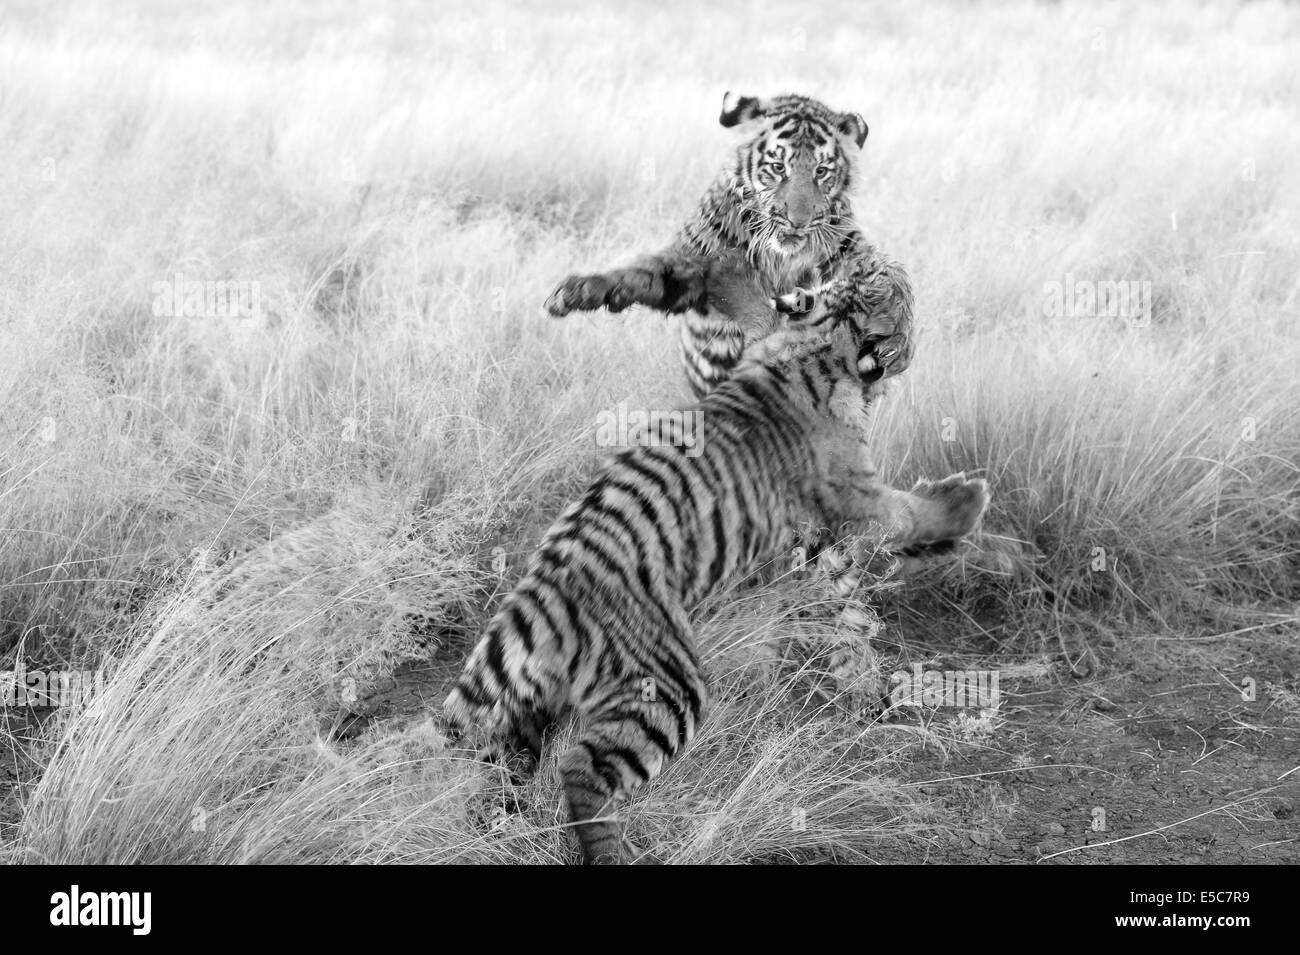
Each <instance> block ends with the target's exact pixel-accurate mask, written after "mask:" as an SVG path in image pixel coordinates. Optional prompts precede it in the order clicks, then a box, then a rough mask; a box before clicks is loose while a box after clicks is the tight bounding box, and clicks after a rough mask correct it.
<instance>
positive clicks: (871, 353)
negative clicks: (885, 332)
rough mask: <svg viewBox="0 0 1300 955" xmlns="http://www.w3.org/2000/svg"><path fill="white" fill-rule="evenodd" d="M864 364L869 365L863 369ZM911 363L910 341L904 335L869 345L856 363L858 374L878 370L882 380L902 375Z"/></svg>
mask: <svg viewBox="0 0 1300 955" xmlns="http://www.w3.org/2000/svg"><path fill="white" fill-rule="evenodd" d="M864 363H867V364H869V365H870V367H869V368H866V367H863V365H864ZM911 363H912V339H911V337H910V336H908V335H906V334H897V335H890V336H889V337H888V338H883V339H880V340H879V341H875V342H872V343H871V346H870V348H869V349H868V350H867V352H866V354H864V355H863V357H862V359H861V360H860V361H859V362H858V372H859V373H861V374H865V373H866V372H869V371H873V370H879V371H880V372H881V373H882V374H881V377H883V378H892V377H893V376H894V375H898V374H902V373H903V372H904V371H906V370H907V366H908V365H910V364H911Z"/></svg>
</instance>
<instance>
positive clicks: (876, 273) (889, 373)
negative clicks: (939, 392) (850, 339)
mask: <svg viewBox="0 0 1300 955" xmlns="http://www.w3.org/2000/svg"><path fill="white" fill-rule="evenodd" d="M912 304H913V298H912V283H911V281H910V280H909V279H908V277H907V272H906V271H905V270H904V269H903V267H902V266H900V265H899V264H898V263H896V262H893V261H891V260H889V259H885V258H883V257H880V256H877V255H871V256H868V257H866V258H863V259H861V260H858V261H855V262H853V263H852V264H851V265H850V266H849V267H848V268H846V269H845V270H844V271H842V272H841V274H839V275H837V276H835V277H834V278H832V279H830V280H828V281H827V282H825V283H824V284H822V285H821V286H820V287H819V288H818V289H817V305H818V311H819V312H824V314H825V315H826V316H827V318H828V319H829V321H830V324H832V325H839V324H841V323H843V322H849V323H851V324H852V327H853V328H854V329H855V331H856V334H857V335H858V336H859V337H860V338H861V340H862V341H863V342H864V347H863V352H862V356H861V358H860V360H859V363H858V371H859V373H860V374H862V375H863V376H864V377H866V376H871V377H872V378H873V379H880V378H892V377H893V376H895V375H899V374H902V373H903V372H904V371H906V370H907V368H908V366H909V365H910V364H911V363H912V355H913V351H914V344H913V340H912V338H913V330H912V325H913V322H912ZM873 372H875V373H876V374H875V375H872V373H873Z"/></svg>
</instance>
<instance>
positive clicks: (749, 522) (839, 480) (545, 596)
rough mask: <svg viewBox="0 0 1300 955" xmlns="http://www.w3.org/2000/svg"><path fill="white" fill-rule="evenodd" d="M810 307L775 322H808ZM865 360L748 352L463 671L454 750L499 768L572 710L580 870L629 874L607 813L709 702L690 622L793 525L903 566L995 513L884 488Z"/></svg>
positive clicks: (563, 524) (812, 342)
mask: <svg viewBox="0 0 1300 955" xmlns="http://www.w3.org/2000/svg"><path fill="white" fill-rule="evenodd" d="M711 281H712V282H714V283H715V286H716V284H717V282H718V281H719V279H718V277H717V276H716V275H715V276H714V277H713V278H712V279H711ZM746 281H747V280H746ZM743 284H744V282H742V285H743ZM720 294H722V295H723V297H724V298H726V297H728V296H727V293H726V291H725V290H723V291H721V292H720ZM746 294H748V293H745V292H744V290H743V289H742V294H740V295H736V296H732V297H730V298H729V300H732V301H743V300H744V299H745V296H746ZM804 298H805V297H804V296H802V295H801V296H799V297H798V300H797V301H794V302H787V301H784V300H783V301H782V302H779V303H778V304H783V305H784V306H785V307H787V308H789V309H790V310H791V311H798V310H799V309H800V308H801V307H802V306H803V305H805V304H807V302H806V301H805V300H804ZM816 324H817V321H816V320H813V321H812V322H810V326H815V325H816ZM871 348H872V343H871V341H870V333H869V332H867V331H864V330H862V329H860V328H858V327H856V326H854V325H853V324H852V323H851V322H841V323H839V324H838V327H835V328H833V329H832V330H830V331H829V332H828V333H825V334H822V333H819V334H815V335H809V334H800V335H795V334H793V333H790V334H788V335H787V333H779V334H778V335H775V336H771V337H769V338H768V339H766V340H764V341H762V342H759V343H757V344H756V346H755V347H754V348H753V349H752V350H751V352H750V353H749V356H748V357H747V358H746V359H745V360H743V361H742V362H741V363H740V364H738V365H737V366H736V368H735V369H734V372H733V374H732V376H731V377H730V378H729V379H728V380H727V381H724V382H722V383H721V384H719V385H718V386H717V387H716V388H715V389H714V390H713V391H712V392H711V393H710V394H709V395H708V396H706V397H705V398H704V399H703V400H702V401H701V402H699V403H698V404H697V405H696V406H695V410H696V411H697V412H698V416H697V417H696V418H695V419H694V420H695V421H697V422H698V428H697V432H696V434H695V435H694V436H693V437H694V439H695V440H692V441H690V442H689V445H690V446H689V448H688V446H687V445H688V442H687V441H685V440H684V437H685V436H684V435H682V434H679V433H677V431H679V430H680V421H681V419H680V418H676V417H674V418H666V419H663V420H662V421H661V422H660V423H659V424H658V425H657V426H655V427H656V429H657V430H656V431H655V433H654V434H653V435H651V436H650V437H651V440H648V441H646V442H643V443H642V446H638V447H634V448H630V449H628V450H626V451H624V452H622V453H621V454H619V455H617V456H616V457H614V458H613V459H612V460H611V461H610V462H609V463H608V464H607V465H606V466H605V468H604V469H603V471H602V472H601V473H600V474H599V475H598V476H597V477H596V478H595V480H594V481H593V482H592V484H591V485H590V486H589V487H588V488H587V490H586V493H584V494H583V495H582V497H581V498H580V499H579V500H578V501H577V502H576V503H574V504H573V505H571V506H570V507H569V508H568V509H567V510H565V511H564V513H563V514H562V515H561V516H560V518H559V519H558V520H557V521H556V522H555V524H554V525H553V526H552V527H551V529H550V530H549V531H548V532H547V534H546V536H545V537H544V539H543V540H542V543H541V545H540V546H539V548H538V549H537V551H536V552H535V553H534V554H533V556H532V558H531V561H530V563H529V566H528V568H527V570H526V572H525V574H524V576H523V578H522V579H521V580H520V581H519V583H518V584H517V585H516V587H515V588H514V590H513V591H512V592H511V593H510V594H509V595H508V596H507V597H506V599H505V601H504V602H503V603H502V605H501V607H500V609H499V611H498V612H497V614H496V615H495V616H494V617H493V619H492V620H491V622H490V623H489V624H488V626H487V627H486V629H485V631H484V633H483V635H482V637H481V639H480V640H479V642H478V644H477V645H476V646H475V648H474V649H473V651H472V652H471V653H470V656H469V659H468V661H467V662H466V664H465V668H464V670H463V672H462V673H461V675H460V676H459V677H458V678H457V680H456V683H455V686H454V688H453V689H452V691H451V692H450V694H449V695H448V696H447V698H446V701H445V702H444V712H445V713H446V715H447V717H448V721H449V723H450V725H451V730H452V732H453V734H455V735H459V736H462V737H463V736H464V734H465V733H466V732H468V731H469V730H470V729H471V728H472V727H480V728H482V729H485V730H486V731H487V732H488V733H489V734H490V737H491V738H492V740H493V741H494V742H493V745H492V747H491V749H490V755H492V756H494V757H495V758H498V759H502V760H506V761H513V760H514V759H515V757H521V758H522V759H523V762H524V763H525V765H530V764H535V761H536V758H537V757H538V755H539V754H540V751H541V748H542V741H543V734H544V732H545V730H546V728H547V727H548V726H549V725H550V724H551V723H552V722H553V721H554V720H556V719H558V718H559V717H560V716H562V715H564V714H565V713H568V712H571V711H576V714H577V715H578V717H579V719H580V721H581V728H580V730H579V735H578V737H577V741H576V742H575V744H574V745H573V747H572V748H571V749H569V750H568V751H567V752H565V753H564V755H563V756H562V757H561V760H560V774H561V779H562V783H563V787H564V792H565V796H566V801H567V804H568V809H569V813H570V817H571V819H572V822H573V824H574V829H575V832H576V835H577V838H578V841H579V843H580V846H581V850H582V855H583V858H584V860H585V861H586V862H588V863H605V862H622V861H632V860H633V858H634V856H635V850H633V849H632V847H631V846H630V845H629V844H628V843H627V842H626V840H625V839H623V837H622V835H621V831H620V829H619V826H618V824H617V822H616V821H615V820H614V819H613V818H612V817H611V815H610V814H611V813H612V811H613V810H614V809H615V807H616V806H617V805H618V804H619V803H620V802H621V800H622V799H623V798H624V797H626V795H627V794H628V793H630V792H632V791H633V790H635V789H636V788H637V787H639V786H641V785H643V784H645V783H646V782H648V781H650V780H651V779H653V778H654V777H655V776H657V775H658V774H659V773H660V772H662V771H663V769H664V768H665V766H667V764H668V763H669V761H670V760H672V758H673V757H675V756H677V755H678V754H680V753H681V752H682V750H683V749H684V748H685V747H686V746H687V745H688V744H689V743H690V741H691V739H692V737H693V736H694V734H695V731H696V727H697V726H698V725H699V720H700V715H701V711H702V709H703V707H704V704H705V698H706V686H705V679H704V674H703V673H702V672H701V668H700V663H699V658H698V655H697V652H696V647H695V630H694V626H693V624H692V620H691V614H692V611H693V610H694V609H695V608H696V607H697V606H698V605H699V604H700V603H701V601H703V600H704V599H705V598H707V597H708V596H710V595H711V594H714V593H716V592H718V591H719V590H721V589H722V588H724V587H725V586H727V585H728V584H729V583H730V582H733V581H735V580H737V579H739V578H740V577H741V576H742V575H744V574H746V573H747V572H748V571H749V570H751V569H752V568H753V567H755V566H756V565H757V564H758V563H759V562H760V561H762V560H763V559H764V557H765V556H770V555H772V554H774V553H776V552H778V551H780V550H783V549H785V548H786V547H788V546H789V541H790V539H791V537H792V531H793V529H794V528H795V527H796V526H799V525H805V524H811V525H812V526H819V527H830V528H845V527H847V529H848V530H849V531H850V532H852V533H854V534H859V535H873V534H874V535H876V536H877V537H880V536H882V535H884V536H886V537H887V538H888V540H889V543H890V544H891V545H892V546H894V547H909V546H916V545H924V544H927V543H930V542H943V541H949V540H953V539H955V538H959V537H961V536H963V535H965V534H967V533H969V532H970V531H971V530H972V529H973V528H974V527H975V525H976V523H977V522H978V521H979V518H980V516H981V514H982V513H983V512H984V509H985V507H986V505H987V503H988V499H989V496H988V490H987V487H986V485H985V482H984V481H982V480H971V479H967V478H966V477H965V475H964V474H954V475H952V476H950V477H948V478H945V479H944V480H942V481H938V482H930V481H924V480H923V481H920V482H919V483H918V484H917V485H916V486H915V487H914V488H913V489H912V490H911V491H901V490H897V489H895V488H892V487H890V486H888V485H886V484H885V483H883V482H882V480H881V479H880V478H879V477H878V476H877V473H876V471H875V469H874V468H873V467H872V464H871V461H870V459H869V457H868V454H867V451H866V446H865V442H864V441H863V434H864V430H863V429H864V422H863V421H862V420H861V419H862V418H863V417H864V416H865V415H866V413H867V405H868V404H869V402H870V400H871V399H870V391H869V389H864V388H863V377H864V376H863V373H862V370H863V369H867V371H868V373H867V376H866V377H868V378H874V377H877V376H878V375H879V373H880V371H879V368H878V367H877V366H876V365H875V360H874V357H873V355H872V354H871ZM688 451H689V452H690V453H688Z"/></svg>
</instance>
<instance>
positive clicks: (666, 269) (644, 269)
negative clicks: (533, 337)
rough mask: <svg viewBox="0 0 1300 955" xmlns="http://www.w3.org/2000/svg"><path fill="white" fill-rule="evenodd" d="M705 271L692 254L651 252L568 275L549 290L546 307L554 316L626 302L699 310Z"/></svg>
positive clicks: (612, 308) (616, 308) (618, 308)
mask: <svg viewBox="0 0 1300 955" xmlns="http://www.w3.org/2000/svg"><path fill="white" fill-rule="evenodd" d="M705 272H706V269H705V266H704V264H703V263H701V262H699V261H697V260H695V259H693V258H689V257H684V256H676V255H671V254H668V255H658V256H650V257H647V258H645V259H643V260H641V261H640V262H637V263H635V264H633V265H630V266H627V267H626V268H620V269H613V270H611V271H609V272H599V273H596V274H594V275H570V276H569V277H568V278H566V279H565V280H564V281H563V282H561V283H560V284H559V286H557V287H556V289H555V291H554V292H552V293H551V295H550V298H548V299H547V300H546V306H545V307H546V310H547V311H548V312H549V313H550V314H551V315H554V316H555V317H557V318H560V317H563V316H565V315H568V314H569V313H570V312H575V311H579V312H590V311H595V310H596V309H599V308H604V309H607V310H609V311H610V312H621V311H623V310H624V309H625V308H627V307H628V306H629V305H644V306H646V307H647V308H653V309H655V310H657V311H660V312H668V313H671V314H677V313H680V312H684V311H686V310H688V309H696V310H698V309H700V308H702V307H703V305H704V304H705V301H706V294H705Z"/></svg>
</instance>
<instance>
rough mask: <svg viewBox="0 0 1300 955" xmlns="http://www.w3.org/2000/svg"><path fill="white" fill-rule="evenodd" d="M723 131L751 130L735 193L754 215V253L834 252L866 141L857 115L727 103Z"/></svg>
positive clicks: (778, 99) (816, 106)
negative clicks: (741, 127)
mask: <svg viewBox="0 0 1300 955" xmlns="http://www.w3.org/2000/svg"><path fill="white" fill-rule="evenodd" d="M718 121H719V122H720V123H722V125H723V126H726V127H732V126H738V125H741V124H746V125H752V126H753V133H752V134H750V135H748V137H747V138H746V140H745V142H744V144H743V145H742V146H741V148H740V150H739V152H738V153H737V163H736V167H735V172H734V175H735V184H734V185H735V188H736V191H737V193H738V195H739V196H740V198H741V201H742V202H743V203H744V205H745V206H746V207H747V208H748V209H749V210H751V217H750V218H751V232H752V233H753V237H754V240H755V243H756V244H757V245H766V246H767V247H768V249H769V250H770V251H771V252H775V253H777V254H779V255H785V256H796V255H800V254H802V253H805V252H807V251H812V250H811V248H810V247H811V246H816V245H820V246H823V247H826V248H833V247H834V245H835V242H836V240H837V239H838V234H837V232H836V229H835V226H836V224H837V222H838V220H839V219H840V218H841V217H842V216H843V215H845V214H846V213H847V208H848V206H847V200H846V198H845V197H846V196H847V193H848V189H849V185H850V182H851V179H852V173H853V159H854V158H856V154H857V152H858V150H860V149H861V148H862V144H863V143H864V142H866V139H867V123H866V121H865V120H864V119H863V118H862V117H861V116H860V115H858V114H857V113H837V112H835V111H834V110H832V109H830V108H829V107H828V106H826V105H824V104H822V103H820V102H818V101H817V100H815V99H810V98H808V97H806V96H791V95H786V96H774V97H770V98H765V99H760V98H759V97H755V96H741V97H738V98H736V99H735V101H734V102H732V97H731V94H730V93H728V94H726V96H724V97H723V99H722V115H721V116H720V117H719V118H718Z"/></svg>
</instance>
